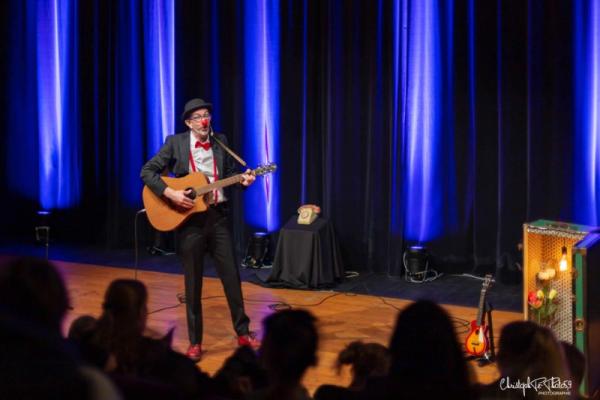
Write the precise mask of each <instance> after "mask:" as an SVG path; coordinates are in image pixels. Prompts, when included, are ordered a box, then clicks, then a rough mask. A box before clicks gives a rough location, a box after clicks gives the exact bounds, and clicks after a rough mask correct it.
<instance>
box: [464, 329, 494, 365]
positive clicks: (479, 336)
mask: <svg viewBox="0 0 600 400" xmlns="http://www.w3.org/2000/svg"><path fill="white" fill-rule="evenodd" d="M489 346H490V341H489V339H488V326H487V325H485V324H484V325H481V326H480V325H478V324H477V321H476V320H473V321H471V332H470V333H469V335H468V336H467V339H466V340H465V350H466V351H467V353H469V354H471V355H474V356H477V357H479V356H482V355H484V354H485V352H486V351H488V349H489Z"/></svg>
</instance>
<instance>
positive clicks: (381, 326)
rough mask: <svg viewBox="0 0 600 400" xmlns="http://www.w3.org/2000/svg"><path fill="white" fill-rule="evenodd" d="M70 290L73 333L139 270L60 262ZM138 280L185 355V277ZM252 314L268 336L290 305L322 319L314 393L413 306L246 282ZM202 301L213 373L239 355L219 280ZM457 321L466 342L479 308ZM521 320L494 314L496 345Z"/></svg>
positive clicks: (382, 339) (340, 379)
mask: <svg viewBox="0 0 600 400" xmlns="http://www.w3.org/2000/svg"><path fill="white" fill-rule="evenodd" d="M55 263H56V265H57V266H58V268H59V269H60V271H61V272H62V274H63V276H64V278H65V280H66V282H67V286H68V289H69V293H70V296H71V302H72V306H73V310H72V311H70V312H69V314H68V315H67V318H66V320H65V324H64V327H63V328H64V331H65V332H66V331H67V329H68V327H69V325H70V323H71V321H73V319H75V318H77V317H78V316H80V315H85V314H89V315H93V316H98V315H99V314H100V311H101V303H102V297H103V294H104V291H105V289H106V288H107V286H108V284H109V283H110V282H111V281H112V280H114V279H117V278H134V270H133V269H126V268H115V267H109V266H102V265H90V264H80V263H71V262H64V261H56V262H55ZM137 278H138V279H140V280H141V281H143V282H144V283H145V284H146V286H147V287H148V290H149V312H150V315H149V317H148V327H149V330H150V331H151V332H150V334H152V335H164V334H165V333H166V332H167V331H168V330H169V329H170V328H171V327H175V335H174V342H173V345H174V347H175V349H176V350H178V351H181V352H183V351H185V350H186V348H187V345H188V341H187V329H186V322H185V306H184V305H183V304H180V303H179V301H178V299H177V294H178V293H182V292H183V290H184V288H183V276H182V275H180V274H172V273H164V272H155V271H145V270H142V271H138V273H137ZM243 291H244V297H245V301H246V310H247V313H248V315H249V316H250V318H251V320H252V325H251V329H252V330H254V331H256V332H257V333H258V335H259V337H260V336H262V327H261V320H262V319H263V318H264V317H265V316H266V315H269V314H270V313H272V312H273V311H272V309H271V308H270V307H269V306H270V305H273V304H279V303H286V304H289V305H291V306H292V307H294V308H305V309H308V310H310V311H311V312H312V313H313V314H314V315H315V316H316V317H317V318H318V320H319V330H320V335H321V336H320V337H321V341H320V348H319V363H318V365H317V366H316V367H315V368H311V369H310V370H309V371H308V373H307V374H306V376H305V379H304V383H305V385H306V387H307V388H308V389H309V390H310V391H311V393H312V392H313V391H314V390H315V389H316V388H317V387H318V386H319V385H321V384H324V383H332V384H347V383H349V371H348V370H343V371H342V375H341V376H338V375H337V374H336V373H335V371H334V369H333V364H334V360H335V358H336V356H337V354H338V352H339V351H340V350H341V349H342V348H343V347H344V346H345V345H346V344H347V343H349V342H351V341H353V340H363V341H373V342H378V343H382V344H387V342H388V339H389V336H390V334H391V331H392V327H393V324H394V321H395V318H396V315H397V313H398V309H402V308H403V307H405V306H406V305H407V304H409V303H410V300H402V299H394V298H389V297H378V296H371V295H361V294H354V293H344V292H331V291H306V290H302V291H300V290H290V289H271V288H264V287H261V286H258V285H255V284H252V283H249V282H244V283H243ZM202 297H203V298H204V300H203V310H204V318H205V324H204V326H205V328H204V331H205V332H204V340H203V348H204V349H206V350H207V353H206V354H205V356H204V358H203V360H202V361H201V362H200V363H199V367H200V368H201V369H202V370H203V371H205V372H207V373H209V374H213V373H214V372H216V371H217V370H218V369H219V367H220V366H221V365H222V363H223V361H224V360H225V358H227V357H228V356H229V355H230V354H231V353H232V352H233V351H234V349H235V346H236V341H235V336H234V332H233V329H232V327H231V320H230V316H229V310H228V308H227V305H226V303H225V297H224V295H223V290H222V287H221V284H220V281H219V280H218V279H215V278H211V277H206V278H205V280H204V288H203V293H202ZM444 307H445V309H446V310H447V311H448V312H449V313H450V315H451V316H452V318H453V320H454V321H455V325H456V329H457V332H458V334H459V340H461V341H462V340H463V338H464V337H465V335H466V333H467V326H466V324H467V321H470V320H472V319H474V318H475V317H476V314H477V310H476V309H475V308H472V307H463V306H455V305H444ZM520 319H522V314H521V313H518V312H510V311H495V312H494V331H495V334H496V338H497V337H498V335H499V332H500V330H501V329H502V327H503V326H504V325H505V324H507V323H508V322H511V321H515V320H520ZM472 365H473V371H474V373H475V376H476V377H477V379H478V381H479V382H482V383H488V382H491V381H493V380H494V379H496V378H497V374H498V373H497V370H496V367H495V365H488V366H485V367H479V366H478V365H476V364H475V363H474V362H473V364H472Z"/></svg>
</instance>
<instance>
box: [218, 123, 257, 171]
mask: <svg viewBox="0 0 600 400" xmlns="http://www.w3.org/2000/svg"><path fill="white" fill-rule="evenodd" d="M210 136H211V137H212V138H213V139H214V140H215V142H217V143H218V144H219V146H221V147H222V148H223V149H225V151H226V152H228V153H229V155H231V157H233V158H234V159H235V160H236V161H237V162H239V163H240V164H241V165H242V166H243V167H245V166H247V165H248V164H246V161H244V160H243V159H242V157H240V156H238V155H237V154H235V153H234V152H233V150H231V149H230V148H229V147H227V146H226V145H225V143H223V142H221V141H220V140H219V139H217V136H216V135H215V131H213V129H212V126H211V127H210Z"/></svg>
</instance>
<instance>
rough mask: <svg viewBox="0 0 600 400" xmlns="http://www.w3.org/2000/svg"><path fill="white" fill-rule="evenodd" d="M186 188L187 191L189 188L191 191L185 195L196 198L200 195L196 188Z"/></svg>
mask: <svg viewBox="0 0 600 400" xmlns="http://www.w3.org/2000/svg"><path fill="white" fill-rule="evenodd" d="M185 190H186V191H187V190H189V193H187V194H186V195H185V196H186V197H187V198H189V199H192V200H194V199H195V198H196V197H197V196H198V194H197V193H196V191H195V190H194V188H191V187H189V188H186V189H185Z"/></svg>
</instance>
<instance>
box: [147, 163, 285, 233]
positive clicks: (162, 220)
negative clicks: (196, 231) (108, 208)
mask: <svg viewBox="0 0 600 400" xmlns="http://www.w3.org/2000/svg"><path fill="white" fill-rule="evenodd" d="M276 169H277V165H276V164H274V163H269V164H266V165H261V166H259V167H258V168H256V169H254V170H253V171H251V172H250V173H251V174H253V175H255V176H261V175H266V174H270V173H271V172H273V171H275V170H276ZM161 179H162V180H163V181H165V183H166V184H167V185H168V186H169V187H170V188H172V189H175V190H187V189H190V190H191V192H190V194H189V195H188V197H189V198H191V199H196V201H195V202H194V206H193V207H192V208H190V209H189V210H185V209H182V208H181V207H177V206H176V205H174V204H173V203H171V201H169V200H168V199H165V198H164V197H160V196H157V195H156V194H154V192H153V191H152V190H150V188H149V187H148V186H144V190H143V191H142V199H143V201H144V207H145V208H146V214H147V215H148V220H149V221H150V223H151V224H152V226H153V227H154V228H156V229H157V230H159V231H163V232H165V231H172V230H173V229H176V228H177V227H179V226H180V225H181V224H182V223H184V222H185V221H186V220H187V219H188V218H189V217H191V216H192V215H193V214H196V213H201V212H204V211H206V210H207V209H208V205H209V200H210V199H209V197H210V194H211V193H212V191H213V190H216V189H221V188H224V187H227V186H230V185H234V184H236V183H239V182H241V181H242V174H238V175H233V176H230V177H229V178H225V179H221V180H218V181H216V182H212V183H209V182H208V179H207V178H206V176H205V175H204V174H203V173H202V172H193V173H191V174H189V175H186V176H183V177H181V178H172V177H166V176H163V177H161Z"/></svg>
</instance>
